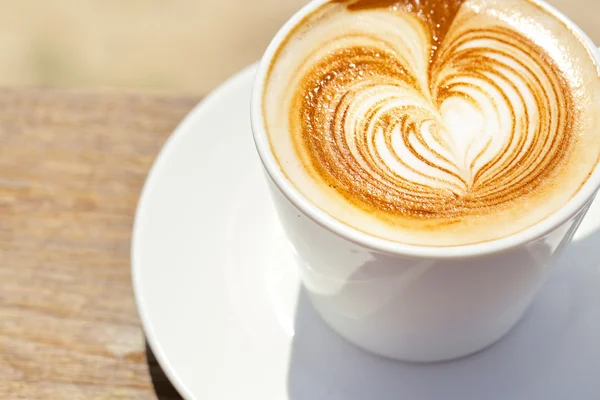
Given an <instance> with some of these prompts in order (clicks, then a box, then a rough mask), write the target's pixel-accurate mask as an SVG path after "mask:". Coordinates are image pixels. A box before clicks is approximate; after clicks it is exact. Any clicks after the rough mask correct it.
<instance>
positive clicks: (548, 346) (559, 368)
mask: <svg viewBox="0 0 600 400" xmlns="http://www.w3.org/2000/svg"><path fill="white" fill-rule="evenodd" d="M599 321H600V233H596V234H594V235H592V236H590V237H588V238H587V239H583V240H581V241H579V242H577V243H573V244H572V245H571V246H570V247H569V248H568V249H567V251H566V252H565V254H564V255H563V257H562V258H561V260H560V261H559V262H558V265H557V266H556V268H555V269H554V271H553V272H552V274H551V277H550V279H549V281H548V283H547V284H546V285H545V286H544V288H543V289H542V291H541V292H540V294H539V295H538V296H537V298H536V300H535V302H534V304H533V305H532V307H531V309H530V310H529V312H528V314H527V315H526V317H525V318H524V320H523V321H522V322H521V323H520V324H519V325H518V326H517V327H516V328H515V329H514V330H513V331H512V332H511V333H510V334H509V335H508V336H507V337H506V338H505V339H503V340H501V341H500V342H499V343H497V344H496V345H494V346H492V347H490V348H488V349H487V350H484V351H482V352H480V353H477V354H475V355H473V356H471V357H468V358H463V359H460V360H457V361H452V362H446V363H437V364H410V363H402V362H396V361H392V360H387V359H383V358H380V357H378V356H374V355H371V354H368V353H366V352H364V351H362V350H359V349H358V348H356V347H354V346H352V345H351V344H349V343H347V342H346V341H344V340H343V339H341V338H340V337H339V336H338V335H337V334H335V333H334V332H333V331H331V330H330V329H329V328H328V327H327V326H326V325H325V324H324V323H323V322H322V320H321V319H320V318H319V317H318V315H317V314H316V312H315V311H314V309H313V307H312V305H311V304H310V301H309V299H308V297H307V294H306V292H305V291H301V292H300V296H299V299H298V305H297V310H296V320H295V336H294V340H293V343H292V350H291V351H292V354H291V357H290V366H289V374H288V395H289V399H290V400H321V399H327V400H370V399H373V400H399V399H400V400H441V399H443V400H455V399H456V400H464V399H476V400H479V399H486V400H533V399H534V398H535V399H537V398H538V396H540V394H541V395H542V397H539V398H543V399H544V400H555V399H591V398H594V399H595V398H598V397H597V396H598V393H600V379H598V375H597V372H598V371H600V344H599V343H598V342H599V341H600V322H599Z"/></svg>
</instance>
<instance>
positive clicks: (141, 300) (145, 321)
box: [130, 62, 258, 399]
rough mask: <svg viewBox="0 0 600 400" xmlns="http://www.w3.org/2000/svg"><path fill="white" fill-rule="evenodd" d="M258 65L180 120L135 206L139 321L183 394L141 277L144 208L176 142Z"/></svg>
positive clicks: (189, 394)
mask: <svg viewBox="0 0 600 400" xmlns="http://www.w3.org/2000/svg"><path fill="white" fill-rule="evenodd" d="M257 69H258V62H256V63H253V64H250V65H248V66H246V67H244V68H242V69H241V70H239V71H238V72H236V73H235V74H233V75H232V76H231V77H229V78H228V79H227V80H225V81H224V82H223V83H222V84H221V85H219V86H218V87H217V88H216V89H215V90H213V91H212V92H211V93H210V94H209V95H207V96H206V97H205V98H203V99H202V100H201V101H200V102H199V103H198V104H196V105H195V106H194V107H193V108H192V109H191V110H190V111H189V112H188V113H187V114H186V115H185V117H183V119H182V120H181V121H180V122H179V124H178V125H177V127H176V128H175V129H174V130H173V132H172V133H171V135H170V136H169V137H168V138H167V140H166V141H165V143H164V144H163V146H162V148H161V149H160V151H159V153H158V155H157V156H156V158H155V159H154V162H153V164H152V167H151V168H150V170H149V172H148V175H147V176H146V180H145V182H144V186H143V188H142V191H141V194H140V196H139V201H138V204H137V207H136V212H135V217H134V222H133V228H132V236H131V253H130V263H131V271H130V272H131V280H132V286H133V293H134V297H135V301H136V308H137V311H138V315H139V317H140V321H141V323H142V330H143V333H144V336H145V339H146V343H147V344H148V345H149V346H150V348H151V349H152V352H153V353H154V356H155V358H156V360H157V361H158V364H159V365H160V366H161V368H162V369H163V371H164V373H165V375H166V376H167V378H168V379H169V381H170V382H171V384H172V385H173V386H174V387H175V389H176V390H177V392H179V394H180V395H181V396H182V397H184V398H186V399H187V398H194V395H193V393H192V391H191V390H190V389H189V388H188V387H187V385H186V384H185V383H184V382H183V381H182V380H181V379H180V378H179V376H178V374H177V373H176V372H175V368H173V366H172V365H171V363H170V361H169V359H168V357H167V356H166V354H165V352H164V349H163V348H162V346H161V345H160V341H159V340H158V338H157V337H156V336H155V332H154V329H153V323H152V322H151V318H150V316H149V315H148V314H149V311H148V305H147V304H146V298H145V297H144V294H143V288H142V286H143V280H142V277H141V273H142V269H143V266H142V264H141V263H140V262H139V261H138V259H140V254H141V253H142V252H143V250H142V249H143V243H142V239H141V225H142V224H143V221H144V217H143V215H144V214H145V210H146V208H147V207H148V203H149V199H150V198H151V197H152V196H153V193H154V187H155V185H156V183H157V181H158V179H159V176H160V174H161V172H162V171H163V170H164V168H165V165H167V164H168V161H169V159H170V158H171V157H172V156H173V154H174V153H175V152H176V151H177V146H178V143H179V141H180V140H182V139H183V138H184V137H185V136H186V135H187V134H189V132H190V128H191V127H192V126H193V125H194V124H195V123H196V121H198V120H199V119H201V118H202V113H203V112H204V109H205V108H207V107H208V106H209V105H210V104H212V103H214V102H215V101H218V100H219V99H220V98H222V97H223V96H225V95H226V92H227V89H228V88H230V87H232V86H236V85H239V83H240V82H241V81H243V80H244V78H246V76H254V75H256V71H257Z"/></svg>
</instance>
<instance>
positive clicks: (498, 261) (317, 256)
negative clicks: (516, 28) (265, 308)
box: [251, 0, 600, 362]
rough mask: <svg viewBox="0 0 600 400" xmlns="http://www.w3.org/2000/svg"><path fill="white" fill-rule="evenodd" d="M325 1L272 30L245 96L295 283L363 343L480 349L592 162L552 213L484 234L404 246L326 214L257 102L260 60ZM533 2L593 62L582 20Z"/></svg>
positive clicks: (531, 281) (414, 355) (426, 350)
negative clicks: (580, 43)
mask: <svg viewBox="0 0 600 400" xmlns="http://www.w3.org/2000/svg"><path fill="white" fill-rule="evenodd" d="M326 1H327V0H314V1H312V2H310V3H309V4H308V5H306V6H305V7H304V8H303V9H302V10H300V11H299V12H298V13H297V14H296V15H294V16H293V17H292V18H291V19H290V20H289V21H288V22H287V23H286V24H285V25H284V26H283V28H282V29H281V30H280V31H279V33H277V35H276V36H275V38H274V39H273V41H272V42H271V44H270V45H269V47H268V49H267V51H266V53H265V55H264V58H263V59H262V62H261V65H260V67H259V70H258V75H257V78H256V84H255V89H254V93H253V96H252V105H251V117H252V130H253V134H254V140H255V143H256V147H257V150H258V153H259V155H260V158H261V160H262V163H263V165H264V168H265V170H266V175H267V179H268V182H269V186H270V188H271V192H272V197H273V200H274V204H275V207H276V208H277V211H278V214H279V217H280V219H281V222H282V224H283V227H284V230H285V232H286V233H287V235H288V237H289V240H290V242H291V244H292V247H293V251H295V253H296V256H297V260H298V264H299V266H300V269H301V277H302V281H303V284H304V286H305V287H306V290H307V292H308V294H309V297H310V298H311V300H312V303H313V305H314V307H315V309H316V310H317V312H318V313H319V314H320V316H321V317H322V318H323V320H324V321H325V322H326V323H327V324H328V325H329V326H330V327H331V328H332V329H333V330H335V331H336V332H338V333H339V334H340V335H341V336H342V337H344V338H345V339H347V340H348V341H350V342H351V343H354V344H355V345H357V346H359V347H362V348H363V349H366V350H368V351H370V352H373V353H376V354H379V355H382V356H385V357H389V358H394V359H400V360H405V361H417V362H432V361H443V360H449V359H454V358H458V357H462V356H466V355H468V354H471V353H474V352H477V351H479V350H481V349H484V348H485V347H487V346H490V345H491V344H493V343H495V342H496V341H498V340H499V339H501V338H502V337H503V336H504V335H506V334H507V333H508V332H509V331H510V330H511V328H513V327H514V326H515V325H516V324H517V322H518V321H519V320H520V319H521V318H522V317H523V315H524V313H525V311H526V310H527V309H528V307H529V306H530V304H531V303H532V300H533V298H534V296H535V295H536V293H537V292H538V291H539V290H540V288H541V286H542V285H543V284H544V282H545V281H546V278H547V277H548V274H549V271H550V269H551V268H552V266H553V264H554V263H555V261H556V259H557V258H558V257H559V256H560V255H561V253H562V251H563V250H564V248H565V247H566V246H567V245H568V244H569V243H570V242H571V240H572V238H573V235H574V233H575V231H576V230H577V228H578V226H579V223H580V222H581V221H582V219H583V218H584V216H585V214H586V212H587V210H588V208H589V206H590V204H591V203H592V201H593V199H594V197H595V195H596V193H597V191H598V189H599V187H600V168H599V167H598V166H597V167H596V168H595V170H594V172H593V174H592V175H591V177H590V178H589V180H588V181H587V182H586V183H585V185H584V186H583V187H582V188H581V190H580V191H579V192H578V193H577V194H576V195H575V196H574V197H573V198H572V199H571V201H569V202H568V204H566V205H565V206H564V207H563V208H562V209H560V210H559V211H558V212H556V213H554V214H552V215H551V216H549V217H548V218H546V219H545V220H543V221H542V222H540V223H538V224H537V225H535V226H533V227H531V228H529V229H526V230H524V231H521V232H519V233H517V234H514V235H512V236H510V237H505V238H502V239H498V240H495V241H492V242H487V243H480V244H474V245H468V246H456V247H439V248H435V247H419V246H411V245H404V244H399V243H394V242H389V241H385V240H383V239H379V238H376V237H373V236H369V235H367V234H365V233H362V232H360V231H358V230H355V229H353V228H351V227H349V226H347V225H344V224H343V223H341V222H339V221H337V220H335V219H333V218H332V217H331V216H329V215H328V214H326V213H324V212H323V211H321V210H320V209H319V208H317V207H316V206H315V205H314V204H312V203H311V202H309V201H308V200H307V199H306V198H305V197H303V195H302V194H301V193H300V192H299V191H298V190H297V189H296V188H295V186H294V185H292V184H291V183H290V182H289V181H288V180H287V178H286V176H285V175H284V174H283V173H282V171H281V169H280V168H279V166H278V164H277V161H276V160H275V157H274V156H273V153H272V152H271V148H270V145H269V141H268V138H267V134H266V132H265V128H264V120H263V115H262V111H261V110H262V97H263V87H264V81H265V78H266V74H267V71H268V67H269V65H270V63H271V60H272V58H273V56H274V54H275V53H276V51H277V49H278V48H279V46H280V44H281V42H282V41H283V40H284V39H285V37H286V36H287V35H288V33H289V32H290V31H291V30H292V29H293V28H294V26H295V25H296V24H298V23H299V22H300V21H302V20H303V18H304V17H305V16H306V15H307V14H310V13H311V12H312V11H313V10H315V9H316V8H318V7H319V6H321V5H322V4H323V3H325V2H326ZM540 3H541V2H540ZM541 4H542V6H544V7H546V8H548V9H549V10H550V11H552V12H553V13H554V14H555V15H556V16H557V18H559V19H561V20H562V21H564V23H565V24H567V25H568V26H569V27H571V29H572V30H573V31H574V32H576V33H577V34H579V35H580V36H581V37H582V38H583V40H584V42H585V45H586V46H587V47H588V48H589V50H590V53H591V54H593V55H594V57H596V61H597V63H598V64H599V65H600V57H599V56H598V52H597V49H596V48H595V46H594V44H593V43H592V41H591V40H590V39H589V38H588V37H587V36H586V35H585V34H584V33H583V32H582V31H581V29H580V28H579V27H577V25H575V24H574V23H573V22H572V21H570V20H569V19H567V18H566V17H565V16H564V15H563V14H562V13H560V12H559V11H557V10H556V9H555V8H553V7H551V6H549V5H547V4H545V3H541ZM599 223H600V221H599Z"/></svg>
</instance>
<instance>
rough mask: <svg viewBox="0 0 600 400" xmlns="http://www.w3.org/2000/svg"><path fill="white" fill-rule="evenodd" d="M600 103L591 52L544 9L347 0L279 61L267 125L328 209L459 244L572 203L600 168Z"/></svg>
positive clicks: (487, 0) (319, 18)
mask: <svg viewBox="0 0 600 400" xmlns="http://www.w3.org/2000/svg"><path fill="white" fill-rule="evenodd" d="M599 104H600V79H599V75H598V67H597V66H596V64H595V61H594V59H593V57H592V56H591V55H590V54H589V53H588V50H587V48H586V47H585V45H584V44H583V43H582V39H581V38H580V37H578V35H577V34H575V33H574V32H572V31H570V30H569V28H568V27H567V26H565V25H564V24H563V23H562V21H560V19H558V18H557V17H556V16H554V15H553V14H552V13H551V12H550V11H548V10H546V9H545V8H544V7H543V6H541V5H539V4H537V3H536V2H535V1H533V0H454V1H438V0H395V1H393V0H388V1H386V0H332V1H330V2H328V3H325V4H323V5H322V6H321V7H320V8H318V9H317V10H316V11H314V12H313V13H312V14H310V15H309V16H308V17H306V18H305V19H304V20H303V21H302V22H301V23H300V24H299V25H298V26H297V27H296V28H295V29H294V30H293V31H292V32H291V33H290V34H289V35H288V37H287V38H286V40H285V41H284V42H283V44H282V45H281V47H280V48H279V50H278V53H277V54H276V56H275V58H274V60H273V63H272V65H271V67H270V71H269V74H268V77H267V80H266V82H265V87H264V96H263V116H264V120H265V126H266V130H267V133H268V136H269V140H270V143H271V148H272V151H273V153H274V154H275V157H276V159H277V161H278V163H279V165H280V167H281V169H282V171H283V172H284V173H285V174H286V176H287V177H288V179H289V180H290V181H291V182H292V184H294V185H295V186H296V187H297V188H298V190H300V192H302V193H303V195H305V196H306V197H307V198H308V199H309V200H310V201H311V202H312V203H314V204H315V205H316V206H318V207H319V208H321V209H323V210H324V211H325V212H327V213H328V214H330V215H331V216H333V217H334V218H336V219H338V220H339V221H341V222H343V223H345V224H347V225H350V226H352V227H354V228H356V229H358V230H361V231H363V232H366V233H368V234H370V235H373V236H376V237H380V238H383V239H387V240H392V241H397V242H402V243H406V244H415V245H425V246H456V245H465V244H473V243H478V242H483V241H489V240H494V239H498V238H501V237H505V236H508V235H511V234H514V233H517V232H519V231H521V230H523V229H525V228H527V227H530V226H532V225H534V224H535V223H537V222H540V221H541V220H543V219H544V218H546V217H547V216H549V215H551V214H552V213H554V212H556V211H557V210H558V209H559V208H560V207H562V206H564V205H565V204H566V203H567V202H568V201H569V200H570V199H571V198H572V197H573V196H574V194H575V193H576V192H577V191H578V190H579V189H580V188H581V186H582V185H583V184H584V183H585V182H586V180H587V179H588V177H589V175H590V174H591V172H592V170H593V169H594V167H595V166H596V164H597V163H598V158H599V156H600V131H599V130H598V128H599V122H600V120H599V116H600V105H599Z"/></svg>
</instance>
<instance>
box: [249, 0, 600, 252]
mask: <svg viewBox="0 0 600 400" xmlns="http://www.w3.org/2000/svg"><path fill="white" fill-rule="evenodd" d="M329 1H330V0H311V1H310V2H309V3H308V4H306V5H305V6H304V7H302V8H301V9H300V10H299V11H297V12H296V13H295V14H294V15H293V16H292V17H291V18H290V19H289V20H288V21H287V22H286V23H285V24H284V25H283V26H282V27H281V28H280V30H279V31H278V32H277V34H276V35H275V37H274V38H273V39H272V41H271V43H270V44H269V46H268V47H267V50H266V51H265V53H264V55H263V57H262V59H261V61H260V64H259V67H258V70H257V74H256V78H255V82H254V87H253V90H252V97H251V105H250V114H251V125H252V134H253V137H254V143H255V146H256V149H257V151H258V154H259V157H260V159H261V161H262V164H263V167H264V168H265V170H266V172H267V174H268V175H269V177H270V178H271V180H272V181H273V183H274V184H275V186H277V188H278V189H279V190H280V191H281V193H282V194H283V195H284V196H285V197H286V198H287V199H288V200H289V201H290V202H291V203H292V204H293V205H294V206H295V207H297V208H298V209H299V210H300V211H302V212H303V213H304V214H305V215H306V216H307V217H309V218H310V219H311V220H313V221H314V222H316V223H317V224H319V225H320V226H322V227H323V228H325V229H327V230H329V231H331V232H333V233H334V234H336V235H337V236H340V237H342V238H344V239H346V240H349V241H350V242H353V243H355V244H358V245H360V246H363V247H366V248H369V249H371V250H375V251H377V252H381V253H386V254H392V255H397V256H404V257H426V258H435V259H452V258H467V257H475V256H481V255H487V254H494V253H499V252H503V251H506V250H510V249H513V248H515V247H518V246H521V245H523V244H526V243H530V242H533V241H536V240H538V239H541V238H543V237H545V236H546V235H548V234H549V233H551V232H552V231H553V230H555V229H557V228H558V227H560V226H561V225H563V224H565V223H566V222H567V221H569V220H570V219H572V218H574V217H575V216H576V215H577V214H578V213H579V212H580V211H582V210H584V209H585V207H586V205H587V204H588V203H589V202H590V201H591V200H593V198H594V197H595V195H596V193H597V192H598V190H599V188H600V158H599V160H598V161H597V163H596V166H595V167H594V169H593V170H592V173H591V175H590V176H589V178H588V179H587V181H586V182H585V183H584V184H583V186H582V187H581V188H580V189H579V191H578V192H577V193H576V194H575V195H574V196H573V197H572V198H571V199H570V200H569V201H568V202H567V203H566V204H565V205H563V206H562V207H561V208H560V209H558V210H557V211H555V212H554V213H552V214H550V215H549V216H548V217H546V218H544V219H543V220H542V221H539V222H537V223H536V224H534V225H532V226H530V227H528V228H526V229H523V230H521V231H520V232H517V233H514V234H512V235H509V236H506V237H502V238H499V239H493V240H490V241H486V242H481V243H474V244H467V245H459V246H423V245H412V244H405V243H401V242H395V241H391V240H387V239H383V238H379V237H376V236H374V235H370V234H368V233H365V232H362V231H360V230H358V229H356V228H354V227H352V226H350V225H347V224H345V223H343V222H342V221H340V220H338V219H336V218H334V217H333V216H331V215H330V214H328V213H327V212H325V211H324V210H322V209H321V208H319V207H318V206H316V205H315V204H313V203H312V202H311V201H309V200H308V199H307V198H306V197H305V196H304V195H303V194H302V193H301V192H300V190H299V189H297V188H296V187H295V186H294V185H293V184H292V183H291V182H290V181H289V179H288V178H287V177H286V176H285V174H284V173H283V171H282V170H281V168H280V166H279V164H278V163H277V161H276V159H275V156H274V154H273V152H272V149H271V146H270V143H269V139H268V135H267V132H266V128H265V121H264V115H263V113H262V98H263V94H264V86H265V85H264V83H265V80H266V77H267V74H268V71H269V69H270V65H271V62H272V59H273V57H274V56H275V55H276V53H277V50H278V49H279V46H280V45H281V43H282V42H283V41H284V40H285V38H286V37H287V36H288V34H289V33H291V31H292V30H293V29H294V28H295V27H296V26H297V25H298V24H299V23H300V22H301V21H302V20H303V19H304V18H305V17H306V16H307V15H309V14H310V13H312V12H313V11H315V10H317V9H318V8H319V7H321V6H322V5H324V4H325V3H327V2H329ZM528 1H530V2H532V3H534V4H536V5H538V6H540V7H541V8H543V9H544V10H546V11H548V12H550V13H551V14H552V15H553V16H554V17H555V18H557V19H558V20H559V21H560V22H562V23H563V24H564V25H565V26H567V27H568V28H569V30H571V32H572V33H573V34H575V35H576V36H578V37H579V39H580V40H581V42H582V43H583V45H584V46H585V47H586V48H587V50H588V53H589V55H590V57H591V58H592V59H593V60H594V61H595V62H596V65H597V66H598V68H600V52H599V50H598V48H597V47H596V45H595V44H594V42H593V41H592V40H591V39H590V37H589V36H588V35H587V34H586V33H585V32H584V31H583V30H582V29H581V28H580V27H579V26H578V25H577V24H576V23H575V22H573V21H572V20H571V19H569V18H568V17H567V16H566V15H565V14H564V13H562V12H561V11H559V10H558V9H557V8H556V7H554V6H552V5H550V4H548V3H547V2H546V1H545V0H528Z"/></svg>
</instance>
